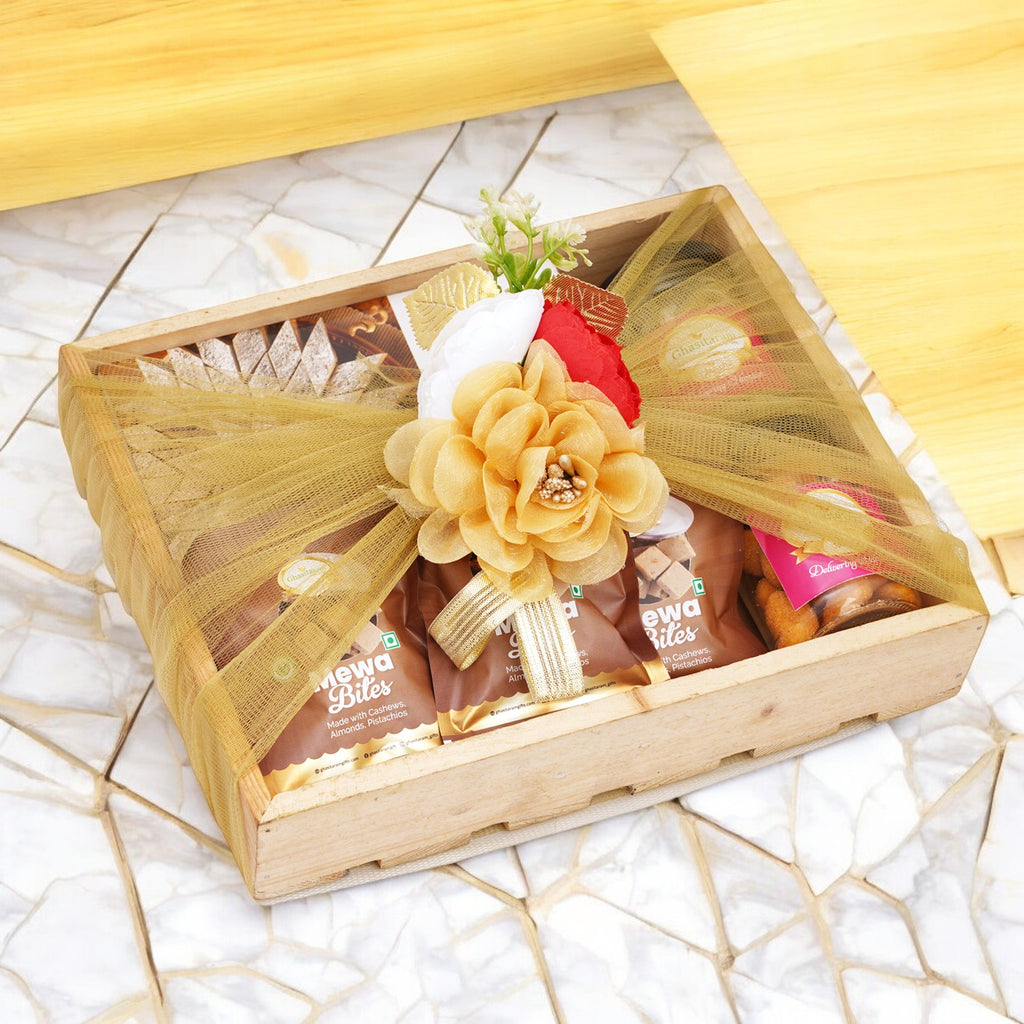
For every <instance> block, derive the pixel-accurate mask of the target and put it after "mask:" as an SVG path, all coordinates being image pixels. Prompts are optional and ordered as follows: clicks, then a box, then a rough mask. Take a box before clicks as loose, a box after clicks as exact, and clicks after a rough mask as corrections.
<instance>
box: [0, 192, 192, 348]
mask: <svg viewBox="0 0 1024 1024" xmlns="http://www.w3.org/2000/svg"><path fill="white" fill-rule="evenodd" d="M181 185H182V183H181V182H178V183H166V184H164V185H162V186H160V187H153V186H144V187H141V188H137V189H122V190H120V191H116V192H107V193H103V194H101V195H96V196H85V197H83V198H80V199H68V200H64V201H62V202H59V203H48V204H44V205H41V206H32V207H26V208H23V209H20V210H7V211H5V212H2V213H0V253H3V255H2V256H0V294H2V295H3V307H2V310H3V312H2V316H0V322H2V324H3V328H4V329H5V330H7V331H9V332H14V331H21V332H26V333H27V334H29V335H33V336H38V337H39V338H44V339H52V340H56V341H61V342H63V341H71V340H73V339H74V338H75V336H76V335H77V334H78V333H79V331H81V329H82V328H83V327H84V326H85V324H86V322H87V321H88V318H89V316H90V315H91V313H92V311H93V308H94V307H95V305H96V303H97V302H98V301H99V299H100V298H101V296H102V295H103V291H104V288H105V287H106V286H107V285H108V284H109V283H110V282H111V281H112V280H113V279H114V277H115V275H116V274H117V272H118V270H119V269H120V268H121V266H122V265H123V264H124V262H125V261H126V260H127V259H128V258H129V257H130V256H131V254H132V251H133V250H134V248H135V247H136V246H137V245H138V243H139V242H140V240H141V239H142V238H143V236H144V235H145V233H146V231H147V230H148V229H149V227H150V226H151V225H152V223H153V222H154V221H155V220H156V219H157V217H159V215H160V214H161V213H162V212H163V211H164V210H166V209H167V207H168V206H169V205H170V203H172V202H173V201H174V198H175V197H176V195H177V193H178V192H179V191H180V189H181ZM6 337H10V335H7V336H6ZM4 350H5V351H6V350H7V349H6V345H5V346H4ZM51 354H53V353H51Z"/></svg>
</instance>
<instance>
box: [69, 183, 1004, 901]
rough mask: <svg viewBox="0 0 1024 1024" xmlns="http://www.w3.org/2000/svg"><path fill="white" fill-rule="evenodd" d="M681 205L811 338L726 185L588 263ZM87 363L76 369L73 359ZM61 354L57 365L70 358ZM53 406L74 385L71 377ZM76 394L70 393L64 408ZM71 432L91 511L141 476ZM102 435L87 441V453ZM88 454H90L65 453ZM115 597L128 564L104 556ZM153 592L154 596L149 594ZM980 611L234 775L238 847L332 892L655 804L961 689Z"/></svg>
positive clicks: (598, 247) (326, 288)
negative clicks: (341, 756) (240, 820)
mask: <svg viewBox="0 0 1024 1024" xmlns="http://www.w3.org/2000/svg"><path fill="white" fill-rule="evenodd" d="M680 202H685V203H689V204H692V205H693V207H694V209H696V208H697V207H698V206H700V205H701V204H708V205H710V206H711V207H712V208H713V209H712V210H711V214H712V215H711V216H710V217H709V218H708V220H707V224H706V227H705V229H704V231H705V234H706V236H707V238H708V240H709V241H712V242H713V244H714V245H715V246H716V247H717V248H718V249H719V250H720V251H723V252H725V253H726V254H728V253H729V252H735V251H737V250H738V249H743V250H745V251H746V253H747V255H748V257H749V259H750V260H751V261H752V263H753V265H754V266H755V268H756V270H757V272H758V273H759V275H760V276H761V278H762V280H763V281H764V283H765V284H766V285H767V287H768V289H769V291H770V292H771V294H772V295H773V297H774V300H775V302H776V304H777V306H778V312H779V314H780V315H781V317H782V319H783V321H784V322H785V323H786V324H787V325H788V328H789V329H791V331H792V333H793V335H794V336H795V337H796V338H798V339H801V340H803V339H811V338H816V329H815V327H814V324H813V322H812V321H811V319H810V317H809V316H808V315H807V314H806V313H805V311H804V310H803V308H802V307H801V306H800V304H799V303H798V302H797V300H796V298H795V296H794V294H793V292H792V289H791V287H790V285H789V282H788V280H787V279H786V277H785V276H784V275H783V273H782V272H781V270H780V269H779V268H778V266H777V265H776V264H775V262H774V261H773V260H772V259H771V257H770V256H769V255H768V253H767V251H766V250H765V249H764V247H763V246H762V245H761V243H760V242H759V241H758V239H757V237H756V236H755V234H754V232H753V230H752V229H751V227H750V226H749V224H748V223H747V222H746V220H745V219H744V217H743V216H742V214H741V213H740V211H739V209H738V207H737V206H736V204H735V202H734V201H733V199H732V197H731V196H730V195H729V193H728V192H727V191H726V190H725V189H724V188H721V187H718V186H716V187H714V188H710V189H704V190H701V191H699V192H693V193H689V194H687V195H685V196H682V197H680V196H672V197H668V198H665V199H657V200H652V201H650V202H644V203H639V204H636V205H634V206H629V207H625V208H622V209H618V210H611V211H606V212H603V213H600V214H596V215H593V216H591V217H587V218H584V219H583V223H584V226H585V227H586V229H587V232H588V247H589V249H590V253H591V255H592V257H593V258H594V266H593V267H591V268H589V269H588V270H586V272H585V273H584V274H583V275H582V276H586V277H587V278H588V279H589V280H592V281H594V282H596V283H600V282H602V281H604V280H606V279H607V278H608V277H609V276H610V275H611V274H612V273H613V272H614V271H615V270H616V269H617V268H618V267H619V266H620V265H621V264H622V263H623V262H624V261H625V260H626V258H627V257H628V256H629V255H630V254H631V253H632V252H633V250H634V249H635V248H636V247H637V246H638V245H639V244H640V243H641V242H642V241H643V240H644V239H645V238H646V237H647V236H648V235H649V234H650V232H651V231H652V230H653V229H654V228H655V227H656V226H657V225H658V223H660V221H661V220H662V219H663V218H664V216H665V215H666V214H667V213H668V212H669V211H670V210H672V209H674V208H675V207H676V206H677V205H678V204H679V203H680ZM469 258H471V252H470V248H469V247H468V246H466V247H463V248H459V249H453V250H449V251H447V252H442V253H437V254H434V255H431V256H426V257H422V258H419V259H414V260H407V261H403V262H401V263H395V264H391V265H389V266H382V267H378V268H374V269H371V270H367V271H363V272H360V273H356V274H351V275H346V276H344V277H339V278H334V279H330V280H327V281H322V282H318V283H315V284H310V285H303V286H300V287H297V288H292V289H288V290H286V291H282V292H277V293H272V294H268V295H263V296H260V297H257V298H254V299H250V300H244V301H239V302H233V303H229V304H227V305H223V306H220V307H217V308H214V309H209V310H203V311H201V312H195V313H188V314H184V315H181V316H175V317H171V318H168V319H165V320H161V321H157V322H155V323H151V324H145V325H142V326H140V327H133V328H129V329H125V330H121V331H116V332H114V333H111V334H107V335H104V336H100V337H96V338H92V339H89V340H88V341H86V342H84V343H83V344H85V345H88V346H92V347H96V348H103V349H107V350H111V351H118V352H124V353H126V354H136V355H147V354H153V353H158V352H163V351H172V350H174V349H177V348H182V347H184V346H187V345H193V344H196V343H199V342H205V341H209V340H210V339H213V338H224V337H229V336H232V335H235V334H237V333H238V332H243V331H246V330H250V329H256V328H260V327H263V326H264V325H267V324H270V323H281V322H284V321H287V320H289V319H292V318H302V317H310V316H313V315H315V314H318V313H320V312H322V311H324V310H330V309H334V308H336V307H339V306H345V305H352V304H354V303H359V302H365V301H368V300H371V299H375V298H378V297H380V296H382V295H386V294H393V293H395V292H402V291H405V290H408V289H411V288H414V287H416V285H418V284H419V283H420V282H422V281H423V280H425V279H426V278H427V277H429V276H431V275H432V274H433V273H435V272H436V271H438V270H440V269H442V268H444V267H446V266H449V265H450V264H452V263H455V262H458V261H460V260H465V259H469ZM818 348H819V346H809V350H810V351H811V352H812V353H813V358H814V359H815V362H816V363H817V364H818V365H817V369H818V370H819V372H820V374H821V377H822V380H823V386H825V387H830V388H849V387H850V386H851V385H850V383H849V381H848V378H847V377H846V375H845V372H844V371H843V370H842V369H841V368H840V367H839V366H838V364H836V363H835V362H834V360H832V359H831V357H828V358H824V357H823V356H822V355H821V354H820V352H819V351H818ZM76 359H77V360H78V365H77V366H76V365H75V360H76ZM83 365H84V364H83V363H82V357H81V355H80V354H78V353H76V352H75V351H74V349H65V350H63V352H62V371H63V373H62V380H63V376H64V375H65V374H66V373H67V372H68V371H70V370H72V369H79V370H80V369H81V368H82V366H83ZM61 401H62V407H63V406H65V405H66V403H67V402H69V401H78V399H77V398H76V399H72V398H69V397H68V394H67V393H66V392H63V391H62V396H61ZM66 412H67V410H66V409H65V408H62V415H63V414H66ZM74 412H75V416H76V418H77V420H78V422H80V423H84V427H82V428H81V429H78V430H75V431H71V432H68V433H67V435H66V442H67V443H68V445H69V448H72V446H87V445H88V446H91V447H90V449H89V450H90V453H91V456H92V457H91V459H90V461H89V469H88V472H87V474H86V476H87V478H86V479H82V480H79V481H78V483H79V486H80V488H81V489H82V491H83V493H84V494H85V495H86V496H87V498H88V500H89V503H90V507H93V508H96V507H98V505H100V506H102V505H108V503H110V502H114V503H116V504H118V505H120V506H122V507H123V505H124V496H125V495H126V494H127V493H128V492H129V491H132V490H133V489H134V490H135V491H136V492H137V489H138V487H139V486H140V485H139V481H138V478H137V476H136V474H135V471H134V468H133V465H132V463H131V459H130V457H129V454H128V452H127V451H126V450H117V449H116V448H113V447H111V446H110V445H105V446H102V448H97V446H96V445H95V443H94V438H95V436H97V434H98V432H99V430H100V428H101V426H102V424H101V420H102V417H103V416H104V415H105V413H104V409H103V408H102V403H99V402H96V403H90V404H89V407H88V408H87V409H86V408H82V409H79V410H75V411H74ZM854 416H855V417H856V419H857V422H855V423H852V424H851V426H852V428H853V429H854V430H855V431H856V433H857V435H858V436H859V437H860V438H861V439H862V441H863V445H864V449H865V451H866V453H867V455H868V457H870V455H871V453H878V454H882V453H888V448H887V446H886V442H885V440H884V439H883V438H882V436H881V435H880V433H879V432H878V429H877V427H876V426H875V424H874V422H873V421H872V419H871V417H870V415H869V414H868V412H867V410H866V408H863V407H861V410H860V412H859V413H855V414H854ZM94 448H96V450H95V451H93V449H94ZM75 461H76V462H79V463H83V464H84V460H81V459H76V460H75ZM131 525H132V529H133V530H134V535H135V537H136V538H137V540H136V550H135V551H134V552H133V555H132V558H133V560H134V561H135V562H136V563H138V562H139V561H141V562H142V563H143V564H144V565H145V568H146V572H147V573H148V574H149V583H150V586H149V587H148V589H147V594H146V599H148V600H154V599H155V600H158V601H167V600H169V598H170V597H171V596H172V595H173V593H174V592H175V588H176V587H177V586H180V583H178V582H176V581H178V580H180V576H179V572H178V569H177V568H176V565H175V563H174V561H173V559H172V558H171V555H170V553H169V552H168V550H167V547H166V545H165V544H164V542H163V539H162V537H161V534H160V532H159V530H158V528H157V525H156V521H155V519H153V518H152V516H149V517H148V518H147V517H145V516H143V517H140V521H137V522H134V523H133V524H131ZM111 571H112V573H113V576H114V579H115V582H117V584H118V586H119V588H121V593H122V598H123V599H124V601H125V605H126V607H128V609H129V610H131V608H132V605H133V601H134V600H140V599H142V598H141V595H139V594H133V593H131V592H126V590H125V589H124V588H125V587H126V586H127V583H126V581H127V580H128V579H129V577H130V574H129V573H128V572H127V571H126V567H125V566H122V565H116V564H115V565H112V566H111ZM152 595H155V597H153V596H152ZM986 621H987V620H986V617H985V616H984V615H982V614H979V613H978V612H975V611H972V610H970V609H967V608H963V607H959V606H956V605H952V604H947V603H937V604H932V605H930V606H926V607H923V608H921V609H918V610H915V611H911V612H908V613H905V614H903V615H900V616H897V617H895V618H890V619H885V620H882V621H878V622H872V623H868V624H865V625H861V626H858V627H856V628H854V629H851V630H848V631H845V632H839V633H836V634H834V635H831V636H827V637H820V638H818V639H815V640H813V641H810V642H808V643H804V644H800V645H797V646H794V647H789V648H785V649H782V650H778V651H771V652H769V653H767V654H764V655H761V656H759V657H756V658H752V659H749V660H746V661H742V662H739V663H736V664H733V665H729V666H726V667H722V668H713V669H707V670H704V671H701V672H698V673H696V674H694V675H689V676H684V677H682V678H679V679H672V680H669V681H667V682H663V683H659V684H656V685H653V686H648V687H642V688H638V689H634V690H630V691H628V692H623V693H617V694H613V695H610V696H607V697H604V698H602V699H600V700H596V701H593V702H591V703H587V704H582V705H580V706H577V707H570V708H567V709H564V710H561V711H558V712H556V713H553V714H548V715H544V716H542V717H539V718H535V719H531V720H529V721H525V722H520V723H517V724H515V725H513V726H510V727H508V728H504V729H498V730H495V731H494V732H490V733H485V734H481V735H477V736H474V737H471V738H469V739H466V740H463V741H462V742H459V743H454V744H450V745H446V746H444V747H440V748H436V749H432V750H427V751H422V752H419V753H413V754H410V755H408V756H405V757H399V758H396V759H394V760H390V761H384V762H378V763H376V764H373V765H372V766H369V767H367V768H364V769H361V770H358V771H353V772H349V773H347V774H344V775H340V776H335V777H332V778H327V779H323V780H320V781H317V782H313V783H310V784H308V785H306V786H304V787H303V788H301V789H298V790H293V791H290V792H285V793H281V794H278V795H276V796H274V797H271V795H270V793H269V792H268V790H267V788H266V786H265V784H264V782H263V779H262V777H261V776H260V775H259V774H258V772H254V773H253V774H252V775H250V776H247V777H246V778H244V779H243V780H242V783H241V788H242V800H243V807H244V810H245V813H246V818H247V820H246V832H247V835H246V839H247V857H248V863H247V864H244V865H243V866H242V868H243V874H244V875H245V876H246V881H247V884H248V885H249V887H250V890H251V892H252V894H253V896H254V898H256V899H257V900H261V901H273V900H278V899H283V898H288V897H291V896H296V895H301V894H304V893H309V892H313V891H317V890H321V889H329V888H335V887H339V886H342V885H346V884H352V883H354V882H359V881H363V880H366V879H370V878H374V877H379V876H380V875H381V874H389V873H395V872H398V871H402V870H412V869H414V868H418V867H421V866H428V865H433V864H441V863H451V862H454V861H456V860H460V859H463V858H464V857H466V856H468V855H471V854H475V853H478V852H484V851H486V850H490V849H496V848H499V847H503V846H509V845H512V844H514V843H516V842H519V841H521V840H523V839H526V838H532V837H535V836H538V835H544V834H548V833H551V832H555V831H558V830H559V829H562V828H568V827H572V826H574V825H577V824H580V823H583V822H587V821H593V820H597V819H600V818H604V817H608V816H611V815H613V814H616V813H620V812H622V811H624V810H629V809H633V808H636V807H641V806H647V805H650V804H653V803H656V802H658V801H660V800H664V799H668V798H671V797H675V796H679V795H681V794H682V793H684V792H688V791H691V790H693V789H696V788H698V787H699V786H700V785H702V784H703V783H704V782H710V781H716V780H718V779H720V778H725V777H728V776H731V775H735V774H738V773H739V772H742V771H745V770H749V769H752V768H756V767H758V766H760V765H761V764H763V763H765V762H767V761H768V760H776V759H778V758H780V757H782V756H788V754H789V753H793V752H797V751H800V750H805V749H810V748H812V747H813V746H816V745H818V744H819V743H820V742H823V741H825V740H827V739H829V738H836V737H839V736H843V735H847V734H849V733H851V732H854V731H856V730H858V729H860V728H866V727H868V726H869V725H870V724H871V723H873V722H879V721H884V720H886V719H889V718H892V717H894V716H897V715H901V714H904V713H905V712H909V711H913V710H916V709H918V708H922V707H925V706H927V705H929V704H932V703H935V702H937V701H940V700H943V699H945V698H948V697H950V696H952V695H954V694H955V693H956V692H957V691H958V689H959V688H960V685H961V684H962V682H963V680H964V677H965V676H966V674H967V671H968V668H969V667H970V664H971V661H972V659H973V657H974V654H975V652H976V650H977V648H978V645H979V643H980V641H981V636H982V633H983V631H984V628H985V624H986ZM187 656H188V657H189V658H190V661H191V664H192V665H193V667H194V672H195V674H196V677H197V679H198V680H199V681H202V680H203V679H205V678H208V677H209V675H210V674H211V673H212V671H213V661H212V658H211V656H210V653H209V651H204V650H197V651H192V652H187Z"/></svg>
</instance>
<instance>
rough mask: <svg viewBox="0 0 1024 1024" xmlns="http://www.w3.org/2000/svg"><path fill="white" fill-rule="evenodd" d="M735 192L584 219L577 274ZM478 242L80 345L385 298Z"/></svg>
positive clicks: (201, 335) (137, 344)
mask: <svg viewBox="0 0 1024 1024" xmlns="http://www.w3.org/2000/svg"><path fill="white" fill-rule="evenodd" d="M727 195H728V192H727V191H726V190H725V189H724V188H721V187H720V186H714V187H712V188H707V189H700V190H698V191H695V192H690V193H687V194H686V195H683V196H679V195H673V196H666V197H665V198H663V199H655V200H649V201H646V202H642V203H635V204H633V205H632V206H626V207H622V208H620V209H617V210H604V211H602V212H600V213H594V214H590V215H588V216H586V217H581V218H580V222H581V223H582V224H583V225H584V227H585V228H586V229H587V246H588V248H589V249H590V250H591V252H592V253H593V256H592V259H593V262H594V265H593V266H592V267H580V268H579V271H578V272H577V271H574V274H575V275H576V276H579V277H583V278H586V279H587V280H589V281H591V282H594V283H600V282H602V281H604V280H605V279H606V278H608V277H609V276H611V274H612V273H614V272H615V271H616V270H618V268H619V267H620V266H622V264H623V263H624V262H625V260H626V259H627V258H628V257H629V255H630V254H631V253H632V252H633V250H634V249H635V248H636V247H637V246H638V245H639V244H640V242H642V241H643V240H644V238H646V237H647V235H648V234H650V232H651V231H653V230H654V228H655V227H656V226H657V225H658V224H659V223H660V222H661V221H662V220H663V219H664V218H665V216H666V215H667V214H668V213H669V212H670V211H671V210H674V209H675V208H676V207H677V206H678V205H679V204H680V202H685V203H689V204H692V205H693V206H697V205H700V204H703V203H709V202H714V201H716V200H717V198H718V197H720V196H727ZM473 258H474V257H473V247H472V246H471V245H463V246H458V247H456V248H454V249H446V250H443V251H441V252H436V253H430V254H429V255H426V256H417V257H414V258H413V259H408V260H400V261H397V262H395V263H387V264H383V265H381V266H377V267H370V268H368V269H366V270H360V271H356V272H354V273H349V274H342V275H339V276H338V277H330V278H325V279H324V280H322V281H313V282H310V283H309V284H303V285H296V286H295V287H294V288H284V289H281V290H280V291H276V292H267V293H265V294H263V295H257V296H253V297H252V298H247V299H237V300H235V301H234V302H225V303H222V304H220V305H218V306H211V307H209V308H207V309H201V310H195V311H193V312H189V313H179V314H177V315H175V316H169V317H164V318H163V319H160V320H154V321H151V322H149V323H145V324H139V325H136V326H132V327H125V328H122V329H121V330H117V331H110V332H108V333H106V334H99V335H95V336H94V337H91V338H85V339H84V340H83V341H80V342H79V343H78V344H79V345H81V346H84V347H87V348H97V349H103V350H105V351H112V352H125V353H130V354H133V355H140V356H144V355H152V354H154V353H157V352H163V351H166V350H167V349H170V348H175V347H178V346H181V345H190V344H194V343H195V342H198V341H205V340H206V339H207V338H213V337H221V336H224V335H228V334H235V333H237V332H239V331H244V330H248V329H250V328H253V327H262V326H264V325H265V324H268V323H276V322H279V321H282V320H288V319H293V318H298V317H304V316H311V315H315V314H317V313H322V312H324V311H325V310H328V309H333V308H335V307H336V306H344V305H347V304H351V303H355V302H363V301H365V300H367V299H377V298H380V296H382V295H385V294H392V293H395V292H403V291H408V290H411V289H413V288H415V287H416V286H417V285H419V284H422V282H423V281H425V280H426V279H427V278H428V277H430V276H431V275H432V274H435V273H437V271H439V270H443V269H444V268H445V267H448V266H451V265H452V264H453V263H460V262H463V261H471V260H473Z"/></svg>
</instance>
